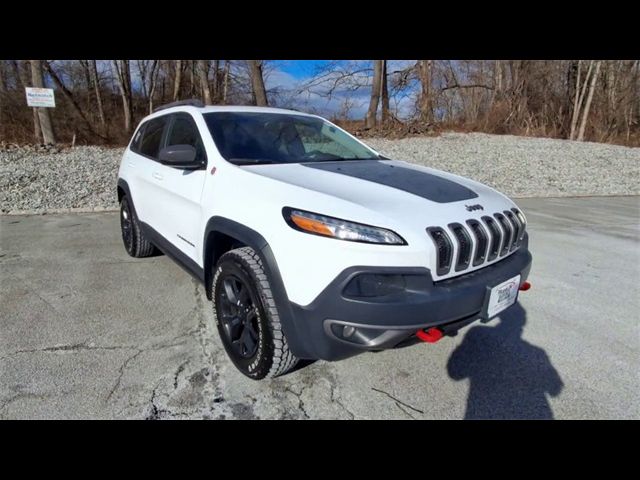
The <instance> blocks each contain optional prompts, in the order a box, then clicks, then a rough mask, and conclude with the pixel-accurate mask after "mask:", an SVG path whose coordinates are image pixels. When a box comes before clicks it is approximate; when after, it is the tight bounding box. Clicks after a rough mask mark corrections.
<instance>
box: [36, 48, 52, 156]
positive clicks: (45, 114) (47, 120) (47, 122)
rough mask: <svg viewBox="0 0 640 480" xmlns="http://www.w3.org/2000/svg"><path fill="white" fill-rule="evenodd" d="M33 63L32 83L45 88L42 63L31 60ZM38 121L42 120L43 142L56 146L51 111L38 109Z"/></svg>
mask: <svg viewBox="0 0 640 480" xmlns="http://www.w3.org/2000/svg"><path fill="white" fill-rule="evenodd" d="M30 63H31V82H32V84H33V86H34V87H36V88H44V75H43V73H42V61H41V60H30ZM36 110H37V111H38V119H39V120H40V128H41V129H42V140H43V142H44V143H45V144H47V145H48V144H55V143H56V137H55V135H54V133H53V125H52V124H51V116H50V115H49V109H48V108H43V107H37V108H36Z"/></svg>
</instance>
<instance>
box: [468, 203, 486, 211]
mask: <svg viewBox="0 0 640 480" xmlns="http://www.w3.org/2000/svg"><path fill="white" fill-rule="evenodd" d="M465 207H466V208H467V210H468V211H469V212H473V211H474V210H484V207H483V206H482V205H480V204H479V203H476V204H475V205H465Z"/></svg>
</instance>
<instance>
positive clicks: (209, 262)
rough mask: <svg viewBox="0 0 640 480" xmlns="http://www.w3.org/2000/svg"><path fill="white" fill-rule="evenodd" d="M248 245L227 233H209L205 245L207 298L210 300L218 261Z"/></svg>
mask: <svg viewBox="0 0 640 480" xmlns="http://www.w3.org/2000/svg"><path fill="white" fill-rule="evenodd" d="M245 246H246V244H245V243H244V242H241V241H240V240H238V239H237V238H235V237H232V236H231V235H227V234H226V233H222V232H218V231H212V232H210V233H209V235H208V236H207V239H206V244H205V249H204V253H205V258H204V278H205V287H206V291H207V298H209V300H211V298H210V291H211V288H210V287H211V283H210V282H211V280H212V279H213V267H214V266H215V264H216V263H217V262H218V259H219V258H220V257H221V256H222V255H224V254H225V253H227V252H228V251H230V250H234V249H236V248H240V247H245Z"/></svg>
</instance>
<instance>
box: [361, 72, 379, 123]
mask: <svg viewBox="0 0 640 480" xmlns="http://www.w3.org/2000/svg"><path fill="white" fill-rule="evenodd" d="M382 62H383V60H374V61H373V79H372V83H371V98H370V100H369V110H368V111H367V116H366V118H365V128H373V127H375V126H376V116H377V114H378V104H379V103H380V90H381V88H382Z"/></svg>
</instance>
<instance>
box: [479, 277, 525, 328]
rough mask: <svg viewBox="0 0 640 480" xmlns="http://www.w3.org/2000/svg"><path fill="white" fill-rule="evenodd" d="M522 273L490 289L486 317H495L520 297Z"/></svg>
mask: <svg viewBox="0 0 640 480" xmlns="http://www.w3.org/2000/svg"><path fill="white" fill-rule="evenodd" d="M519 287H520V275H516V276H515V277H513V278H510V279H509V280H507V281H504V282H502V283H501V284H499V285H496V286H495V287H493V288H492V289H491V290H490V293H489V302H488V304H487V312H486V318H489V319H490V318H493V317H495V316H496V315H498V314H499V313H500V312H502V311H503V310H504V309H506V308H508V307H510V306H511V305H513V304H514V303H515V302H516V300H517V299H518V288H519Z"/></svg>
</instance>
